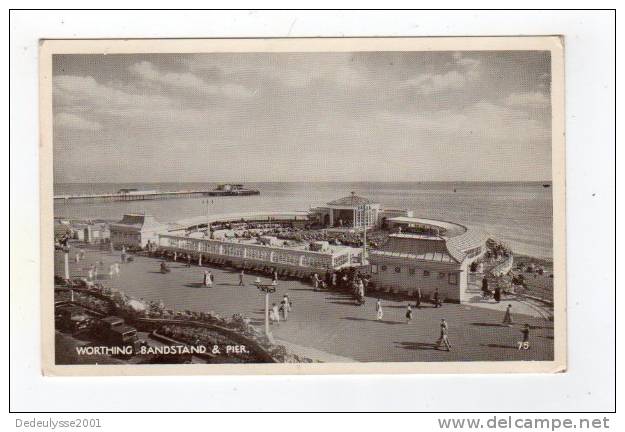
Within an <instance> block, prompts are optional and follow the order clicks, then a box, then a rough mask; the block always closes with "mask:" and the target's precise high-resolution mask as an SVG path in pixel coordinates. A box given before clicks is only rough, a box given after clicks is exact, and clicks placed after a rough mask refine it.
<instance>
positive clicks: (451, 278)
mask: <svg viewBox="0 0 625 432" xmlns="http://www.w3.org/2000/svg"><path fill="white" fill-rule="evenodd" d="M393 270H394V272H395V273H401V272H402V268H401V267H400V266H396V267H395V268H394V269H393ZM386 271H388V267H387V266H386V265H384V264H383V265H381V266H379V267H378V265H376V264H372V265H371V273H374V274H376V273H378V272H380V273H381V272H386ZM408 274H409V275H411V276H416V274H417V269H416V268H415V267H408ZM422 275H423V277H424V278H429V277H430V276H431V273H430V270H423V273H422ZM437 277H438V279H439V280H444V279H445V278H447V280H448V282H449V283H450V284H451V285H456V284H457V283H458V274H457V273H443V272H438V275H437Z"/></svg>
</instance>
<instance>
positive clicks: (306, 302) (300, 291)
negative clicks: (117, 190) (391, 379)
mask: <svg viewBox="0 0 625 432" xmlns="http://www.w3.org/2000/svg"><path fill="white" fill-rule="evenodd" d="M97 261H102V262H103V263H104V268H103V269H102V270H101V271H100V272H101V273H102V272H104V271H106V273H108V265H109V264H110V263H111V262H114V261H119V252H116V253H115V254H111V253H110V252H91V251H88V252H87V257H86V259H85V260H84V261H82V262H80V263H74V262H73V261H72V262H71V263H70V272H71V274H72V276H85V275H86V274H87V269H88V267H89V265H91V264H92V263H94V262H97ZM56 266H57V267H56V268H57V274H61V273H62V268H63V267H62V255H61V254H60V253H57V254H56ZM169 266H170V268H171V269H172V271H171V273H169V274H161V273H160V271H159V261H158V260H155V259H151V258H143V257H135V261H134V262H132V263H129V264H124V265H122V266H121V274H120V276H119V277H118V278H114V279H112V280H109V278H108V274H107V275H106V276H104V277H102V275H100V277H101V281H102V282H103V283H104V284H107V285H109V286H111V287H112V288H114V289H119V290H121V291H123V292H125V293H126V294H127V295H130V296H133V297H136V298H144V299H146V300H155V301H158V300H163V302H164V303H165V305H166V307H167V308H171V309H177V310H195V311H213V312H216V313H219V314H221V315H223V316H230V315H232V314H234V313H243V314H244V315H246V316H248V317H250V318H251V319H252V323H253V324H256V325H259V326H261V325H262V322H263V319H264V309H263V308H264V298H263V296H262V295H261V294H260V293H259V292H258V290H257V289H256V287H254V286H253V285H252V283H253V282H254V279H255V278H256V275H246V276H245V282H246V285H245V286H242V287H240V286H238V279H239V272H237V271H229V270H224V269H219V268H211V271H212V272H213V274H214V275H215V285H214V286H213V287H212V288H205V287H203V286H202V284H201V282H202V275H203V272H204V270H206V269H208V267H202V268H201V267H197V266H192V267H190V268H187V267H186V266H185V265H184V264H182V263H170V264H169ZM261 279H262V280H263V281H265V282H269V280H268V279H267V278H261ZM285 293H288V295H289V297H290V299H291V301H292V302H293V311H292V312H291V314H290V315H289V321H288V322H282V323H280V324H279V325H273V326H272V333H273V335H274V337H275V338H276V339H278V340H281V341H285V342H286V343H287V344H291V347H292V348H293V349H294V351H295V352H298V349H297V347H300V352H301V351H307V352H308V354H310V355H316V356H317V358H316V359H317V360H321V361H334V360H331V359H335V360H336V361H338V359H339V358H340V359H342V361H345V360H347V359H354V360H356V361H467V360H550V359H552V358H553V323H551V322H549V321H547V320H544V319H540V318H536V317H532V316H529V315H520V314H513V318H514V319H515V322H516V323H518V324H515V325H514V326H512V327H508V326H503V325H501V321H502V319H503V312H501V311H499V310H490V309H485V308H483V307H474V306H471V305H456V304H445V305H444V306H443V307H442V308H433V307H431V306H429V305H427V306H426V307H424V308H422V309H420V310H415V311H414V319H413V321H412V322H411V323H409V324H407V323H406V321H405V318H404V316H405V311H406V305H407V302H405V301H386V300H385V301H383V308H384V318H383V319H382V320H380V321H377V320H376V319H375V300H376V299H375V298H367V302H366V304H365V305H363V306H356V305H355V304H354V302H353V301H352V299H351V297H350V296H348V295H344V294H341V293H335V292H315V291H314V290H313V288H312V287H311V286H310V285H307V284H304V283H302V282H300V281H281V282H280V284H279V285H278V289H277V292H276V293H275V294H273V295H272V297H271V300H270V301H271V302H275V303H279V302H280V300H281V299H282V296H283V295H284V294H285ZM443 317H444V318H446V319H447V321H448V323H449V338H450V341H451V343H452V344H453V350H452V351H451V352H446V351H442V350H440V351H439V350H436V349H435V345H434V343H435V342H436V340H437V338H438V335H439V322H440V319H441V318H443ZM523 323H529V324H530V325H531V326H532V330H531V334H530V341H531V344H532V347H531V349H530V350H528V351H520V350H518V349H517V342H518V341H519V340H520V336H521V333H520V326H521V324H523ZM315 353H316V354H315ZM301 354H302V355H306V354H304V353H303V352H301ZM335 356H336V357H335Z"/></svg>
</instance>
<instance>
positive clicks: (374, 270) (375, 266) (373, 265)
mask: <svg viewBox="0 0 625 432" xmlns="http://www.w3.org/2000/svg"><path fill="white" fill-rule="evenodd" d="M377 272H378V265H377V264H371V273H374V274H375V273H377Z"/></svg>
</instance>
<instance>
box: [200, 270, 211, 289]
mask: <svg viewBox="0 0 625 432" xmlns="http://www.w3.org/2000/svg"><path fill="white" fill-rule="evenodd" d="M209 280H210V276H209V274H208V270H204V278H203V279H202V285H204V286H205V287H207V286H208V285H209V282H208V281H209Z"/></svg>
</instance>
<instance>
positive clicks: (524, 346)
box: [519, 323, 530, 349]
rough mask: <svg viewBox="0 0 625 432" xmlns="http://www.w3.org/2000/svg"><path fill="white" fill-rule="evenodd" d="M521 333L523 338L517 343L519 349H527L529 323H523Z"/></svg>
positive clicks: (528, 345) (528, 344)
mask: <svg viewBox="0 0 625 432" xmlns="http://www.w3.org/2000/svg"><path fill="white" fill-rule="evenodd" d="M521 334H522V335H523V340H522V341H521V343H520V344H519V349H529V348H530V325H529V324H527V323H525V325H524V326H523V328H522V329H521Z"/></svg>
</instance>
